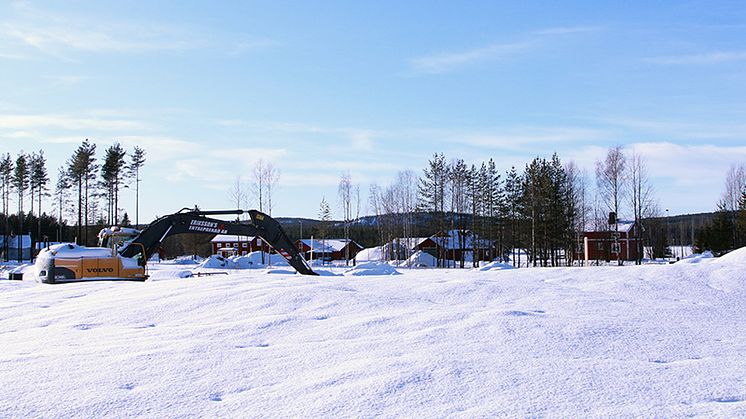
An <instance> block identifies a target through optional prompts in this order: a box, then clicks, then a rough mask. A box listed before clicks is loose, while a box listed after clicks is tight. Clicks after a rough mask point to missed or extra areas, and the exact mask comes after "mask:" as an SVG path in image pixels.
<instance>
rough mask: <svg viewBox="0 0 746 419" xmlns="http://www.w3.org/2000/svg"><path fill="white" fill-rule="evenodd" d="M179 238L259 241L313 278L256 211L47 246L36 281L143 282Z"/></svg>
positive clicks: (182, 215) (180, 218) (181, 217)
mask: <svg viewBox="0 0 746 419" xmlns="http://www.w3.org/2000/svg"><path fill="white" fill-rule="evenodd" d="M241 214H248V215H249V218H250V220H249V221H247V222H231V221H224V220H219V219H215V218H210V216H215V215H241ZM182 233H202V234H210V235H215V234H232V235H239V236H259V237H261V238H262V240H264V242H266V243H267V244H269V245H270V246H271V247H272V248H273V249H274V250H275V251H276V252H277V253H279V254H280V255H282V257H284V258H285V259H286V260H287V261H288V263H289V264H290V266H292V267H293V268H295V270H296V271H298V273H301V274H303V275H317V274H316V273H315V272H314V271H313V270H312V269H311V267H310V266H309V264H308V262H306V260H305V259H303V256H302V255H301V253H300V252H299V251H298V249H296V247H295V245H294V244H293V242H292V241H290V239H289V238H288V236H287V235H286V234H285V232H284V231H283V229H282V227H281V226H280V223H278V222H277V220H275V219H273V218H272V217H270V216H269V215H267V214H264V213H261V212H259V211H256V210H248V211H246V210H240V209H239V210H220V211H194V210H189V209H186V208H185V209H182V210H181V211H179V212H177V213H174V214H171V215H166V216H164V217H161V218H159V219H157V220H155V221H154V222H152V223H151V224H150V225H148V226H147V227H146V228H145V229H143V230H142V231H139V230H135V229H125V228H119V227H114V228H110V229H103V230H101V232H100V233H99V247H83V246H78V245H75V244H71V243H67V244H58V245H54V246H50V247H48V248H47V249H44V250H43V251H41V252H40V253H39V256H38V257H37V260H36V264H35V268H36V274H37V277H38V278H39V280H40V281H41V282H43V283H48V284H54V283H55V282H60V281H76V280H86V279H130V280H141V281H144V280H146V279H147V278H148V275H147V269H146V268H147V261H148V259H150V257H151V256H153V254H154V253H155V252H157V251H158V249H159V247H160V245H161V243H162V242H163V241H164V240H165V239H166V238H167V237H169V236H172V235H174V234H182Z"/></svg>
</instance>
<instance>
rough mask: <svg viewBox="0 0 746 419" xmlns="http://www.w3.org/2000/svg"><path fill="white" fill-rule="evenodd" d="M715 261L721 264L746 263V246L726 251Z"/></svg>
mask: <svg viewBox="0 0 746 419" xmlns="http://www.w3.org/2000/svg"><path fill="white" fill-rule="evenodd" d="M717 261H718V263H722V264H738V265H743V264H746V247H742V248H740V249H736V250H734V251H732V252H730V253H726V254H725V255H723V256H720V257H719V258H718V259H717Z"/></svg>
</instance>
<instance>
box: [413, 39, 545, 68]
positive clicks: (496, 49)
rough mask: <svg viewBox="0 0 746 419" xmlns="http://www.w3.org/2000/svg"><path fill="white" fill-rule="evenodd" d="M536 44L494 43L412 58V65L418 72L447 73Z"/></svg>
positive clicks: (517, 51) (524, 49)
mask: <svg viewBox="0 0 746 419" xmlns="http://www.w3.org/2000/svg"><path fill="white" fill-rule="evenodd" d="M534 45H535V42H531V41H525V42H514V43H506V44H492V45H488V46H486V47H480V48H473V49H469V50H466V51H459V52H447V53H439V54H433V55H425V56H421V57H415V58H412V59H411V60H410V66H411V68H412V70H413V71H414V72H415V73H417V74H440V73H446V72H449V71H452V70H454V69H456V68H459V67H463V66H466V65H469V64H474V63H478V62H482V61H486V60H497V59H501V58H507V57H510V56H514V55H516V54H518V53H522V52H525V51H527V50H529V49H530V48H531V47H533V46H534Z"/></svg>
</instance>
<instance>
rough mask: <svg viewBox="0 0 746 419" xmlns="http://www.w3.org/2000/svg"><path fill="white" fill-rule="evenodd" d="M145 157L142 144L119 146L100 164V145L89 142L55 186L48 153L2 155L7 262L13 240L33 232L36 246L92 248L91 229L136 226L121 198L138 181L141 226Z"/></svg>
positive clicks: (59, 174) (75, 154) (0, 181)
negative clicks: (50, 243)
mask: <svg viewBox="0 0 746 419" xmlns="http://www.w3.org/2000/svg"><path fill="white" fill-rule="evenodd" d="M145 154H146V153H145V150H144V149H142V148H140V147H138V146H135V147H134V149H133V150H132V151H131V152H128V151H127V150H125V149H124V147H123V146H122V145H121V144H120V143H118V142H114V144H112V145H111V146H109V147H108V148H106V149H105V150H104V153H103V156H102V157H101V160H100V162H101V163H99V160H98V156H97V155H96V144H94V143H92V142H90V141H89V140H88V139H86V140H84V141H83V142H82V143H81V145H80V146H78V147H77V149H76V150H75V151H74V152H73V153H72V155H71V156H70V158H69V159H68V160H67V162H66V163H65V164H63V165H62V166H61V167H59V168H58V170H57V180H56V183H55V184H54V187H53V188H52V187H51V186H52V185H50V178H49V173H48V169H47V161H46V158H45V156H44V151H43V150H40V151H38V152H32V153H25V152H23V151H21V152H20V153H18V155H17V156H16V158H15V159H13V158H12V157H11V155H10V153H6V154H5V155H0V201H2V213H0V216H2V221H1V222H0V229H2V235H3V237H4V240H3V243H4V244H5V245H4V249H0V251H2V254H3V256H4V258H5V259H6V260H7V258H8V254H9V249H8V248H7V247H8V243H9V240H8V237H9V236H13V235H24V234H29V235H31V238H32V241H34V242H42V241H45V240H50V241H76V242H78V243H80V244H84V245H92V244H94V242H95V239H96V237H95V232H91V231H90V230H91V226H96V227H100V226H102V225H105V224H108V225H114V224H122V225H128V224H130V219H129V215H128V214H127V213H126V212H124V210H123V209H122V205H121V203H120V195H121V191H122V189H123V188H125V187H128V186H129V185H130V184H132V183H134V185H135V189H136V194H135V199H136V205H135V208H136V215H135V224H139V183H140V169H141V168H142V167H143V165H144V164H145ZM50 197H51V198H52V203H53V212H52V213H51V214H47V212H46V211H45V209H44V208H43V207H42V205H43V203H44V198H50ZM11 201H14V203H15V208H12V207H11ZM47 211H48V210H47ZM68 220H70V222H68ZM67 225H73V226H74V227H75V229H74V230H73V232H67V231H65V227H66V226H67ZM71 235H72V237H70V236H71Z"/></svg>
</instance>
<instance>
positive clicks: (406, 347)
mask: <svg viewBox="0 0 746 419" xmlns="http://www.w3.org/2000/svg"><path fill="white" fill-rule="evenodd" d="M743 253H746V252H743ZM736 256H737V254H736V253H735V252H734V253H733V254H731V256H730V258H721V259H722V260H718V263H714V262H712V263H699V264H673V265H651V266H624V267H621V268H620V267H616V266H611V267H582V268H554V269H511V270H505V271H501V272H481V271H479V270H476V269H464V270H460V269H433V270H429V269H428V270H419V269H411V270H410V269H407V270H402V274H401V276H399V277H396V278H394V279H392V278H391V277H390V276H367V277H365V278H352V277H346V276H328V277H321V278H319V277H308V276H300V275H296V274H289V273H288V274H283V273H280V272H279V271H282V270H283V269H282V268H280V269H279V270H275V272H277V274H275V275H266V274H265V273H264V272H265V271H263V270H262V271H257V270H244V271H232V272H230V273H229V274H228V275H215V276H210V277H203V278H186V279H180V280H174V281H152V282H151V281H148V282H112V281H106V282H87V283H70V284H65V285H41V284H36V283H34V282H30V281H18V282H16V281H0V342H2V351H0V388H2V389H5V394H4V397H1V398H0V417H70V416H76V417H137V416H146V417H185V416H189V417H252V416H257V415H261V416H272V417H339V416H360V417H686V416H700V417H745V416H746V391H745V390H744V380H746V375H745V374H746V373H744V371H746V333H743V330H744V328H745V327H746V286H745V284H746V278H745V277H746V273H744V272H746V269H744V265H743V259H744V255H741V259H740V260H738V258H737V257H736ZM730 259H735V260H730ZM362 267H363V266H360V267H359V268H362ZM371 268H382V267H381V266H380V265H373V266H371ZM153 269H154V270H179V269H182V268H179V267H178V266H169V265H165V266H160V265H159V266H157V267H154V268H153ZM288 271H289V270H288ZM164 275H165V274H164ZM71 389H72V390H71Z"/></svg>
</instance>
